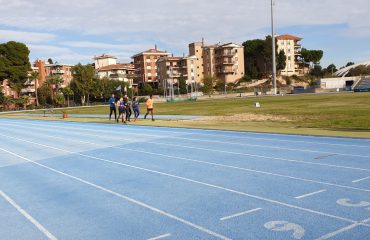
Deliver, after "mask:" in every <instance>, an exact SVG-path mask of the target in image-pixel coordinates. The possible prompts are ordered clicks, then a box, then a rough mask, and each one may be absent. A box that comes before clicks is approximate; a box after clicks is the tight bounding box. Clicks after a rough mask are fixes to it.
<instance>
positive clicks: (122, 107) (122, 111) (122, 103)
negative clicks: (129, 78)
mask: <svg viewBox="0 0 370 240" xmlns="http://www.w3.org/2000/svg"><path fill="white" fill-rule="evenodd" d="M131 107H132V110H131ZM146 107H147V112H146V114H145V116H144V119H146V117H147V115H148V114H149V113H150V114H151V116H152V121H154V116H153V96H152V95H150V97H149V99H148V100H147V101H146ZM117 108H118V117H117ZM109 109H110V112H109V120H111V119H112V114H113V113H114V119H115V121H116V122H117V123H118V122H119V120H120V119H121V121H122V122H123V123H127V122H130V121H131V115H132V112H134V121H136V120H137V119H138V118H139V115H140V109H139V100H138V99H137V97H134V98H133V100H132V102H130V99H129V97H128V96H127V95H125V96H123V97H121V98H120V99H118V100H116V98H115V96H114V94H112V96H111V98H110V99H109Z"/></svg>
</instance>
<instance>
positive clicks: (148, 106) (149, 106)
mask: <svg viewBox="0 0 370 240" xmlns="http://www.w3.org/2000/svg"><path fill="white" fill-rule="evenodd" d="M149 112H150V113H151V115H152V121H154V117H153V95H152V94H150V96H149V99H148V100H146V114H145V116H144V119H146V116H147V115H148V114H149Z"/></svg>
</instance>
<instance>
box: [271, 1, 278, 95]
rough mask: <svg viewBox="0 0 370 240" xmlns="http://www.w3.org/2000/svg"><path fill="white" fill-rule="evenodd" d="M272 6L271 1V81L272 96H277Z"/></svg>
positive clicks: (273, 4) (272, 2)
mask: <svg viewBox="0 0 370 240" xmlns="http://www.w3.org/2000/svg"><path fill="white" fill-rule="evenodd" d="M274 6H275V0H271V32H272V33H271V38H272V81H273V84H274V94H275V95H276V94H277V89H276V50H275V30H274Z"/></svg>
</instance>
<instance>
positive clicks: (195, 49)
mask: <svg viewBox="0 0 370 240" xmlns="http://www.w3.org/2000/svg"><path fill="white" fill-rule="evenodd" d="M203 50H204V41H202V42H194V43H190V44H189V57H191V58H192V61H193V66H194V80H195V82H197V83H200V82H201V81H202V79H203V77H204V68H203V65H204V64H203Z"/></svg>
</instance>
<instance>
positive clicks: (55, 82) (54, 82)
mask: <svg viewBox="0 0 370 240" xmlns="http://www.w3.org/2000/svg"><path fill="white" fill-rule="evenodd" d="M63 82H64V80H63V78H61V77H60V76H58V75H51V76H49V77H48V78H47V80H46V84H47V85H48V86H49V87H50V89H51V99H52V101H53V102H54V95H55V94H56V92H57V91H58V90H59V84H61V83H63Z"/></svg>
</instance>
